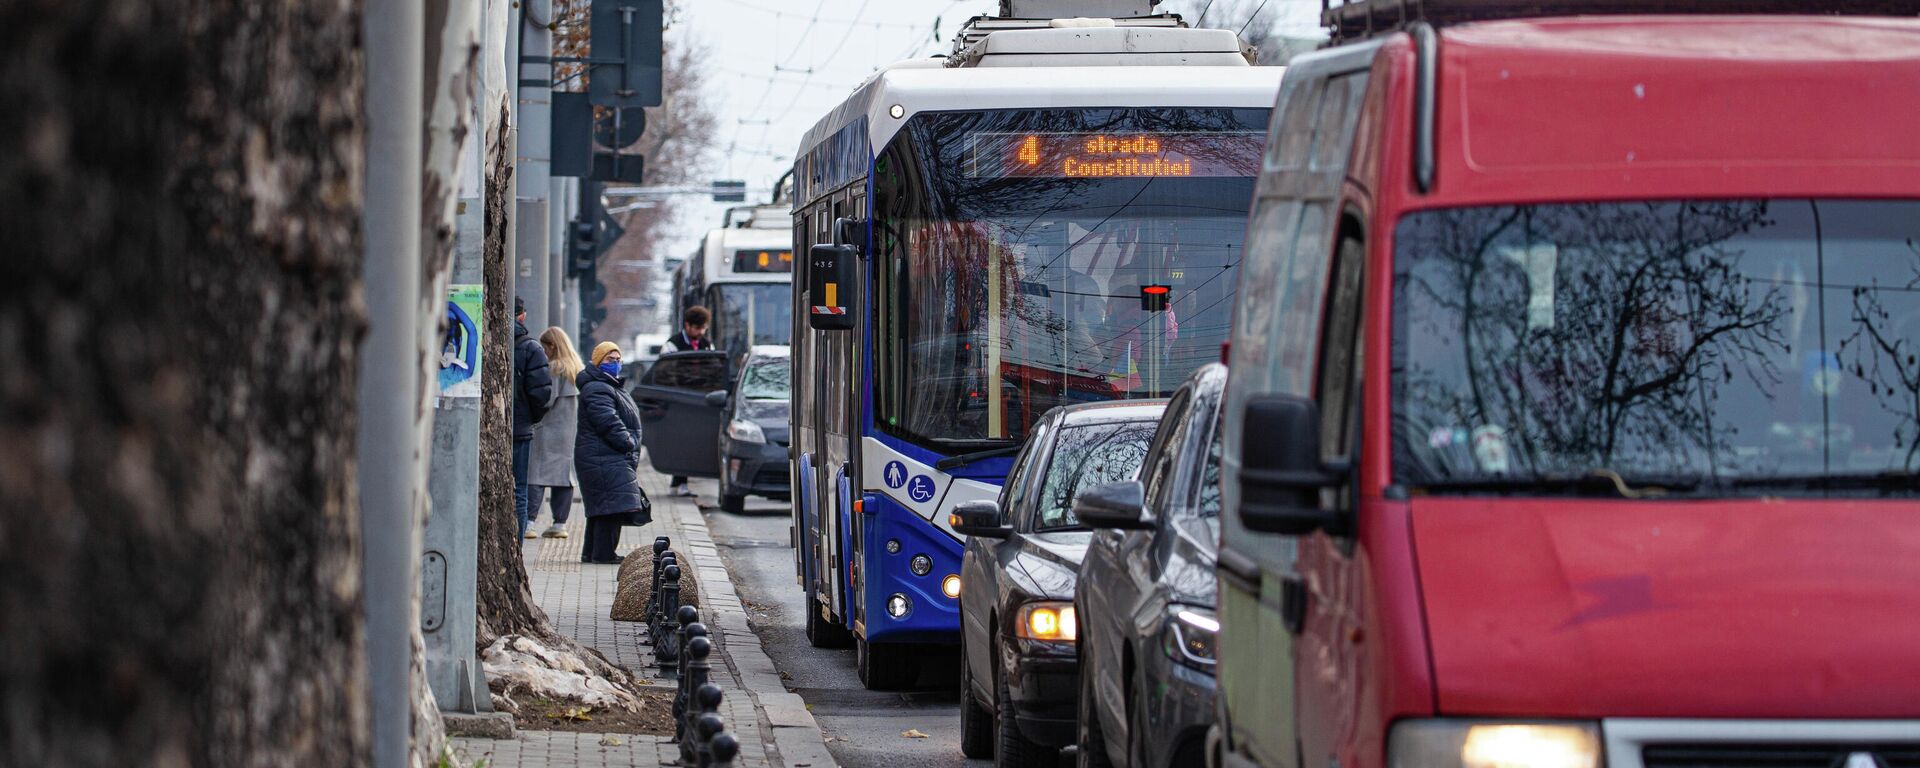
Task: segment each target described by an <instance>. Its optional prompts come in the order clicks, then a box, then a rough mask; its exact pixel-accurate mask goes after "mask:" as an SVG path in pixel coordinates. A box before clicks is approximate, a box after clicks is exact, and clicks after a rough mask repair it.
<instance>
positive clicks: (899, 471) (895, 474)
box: [881, 461, 907, 488]
mask: <svg viewBox="0 0 1920 768" xmlns="http://www.w3.org/2000/svg"><path fill="white" fill-rule="evenodd" d="M881 477H882V478H883V479H885V480H886V481H887V487H888V488H899V487H900V486H903V485H906V484H907V465H905V464H902V463H900V462H898V461H889V462H887V466H886V468H885V471H884V472H882V473H881Z"/></svg>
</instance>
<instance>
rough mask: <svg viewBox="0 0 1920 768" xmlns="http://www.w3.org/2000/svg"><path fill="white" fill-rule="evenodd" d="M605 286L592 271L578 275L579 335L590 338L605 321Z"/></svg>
mask: <svg viewBox="0 0 1920 768" xmlns="http://www.w3.org/2000/svg"><path fill="white" fill-rule="evenodd" d="M606 305H607V285H606V284H605V283H602V282H600V279H599V276H598V275H596V274H595V273H594V272H592V271H588V272H585V273H582V274H581V275H580V324H581V325H582V326H583V327H582V328H581V329H580V334H581V336H582V337H585V338H592V334H593V329H594V328H596V327H599V325H600V324H601V323H603V322H606V320H607V306H606Z"/></svg>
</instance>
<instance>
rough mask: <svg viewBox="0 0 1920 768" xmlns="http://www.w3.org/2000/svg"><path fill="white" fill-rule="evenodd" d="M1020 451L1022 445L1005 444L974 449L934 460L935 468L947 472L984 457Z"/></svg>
mask: <svg viewBox="0 0 1920 768" xmlns="http://www.w3.org/2000/svg"><path fill="white" fill-rule="evenodd" d="M1019 452H1020V446H1018V445H1003V446H1000V447H998V448H988V449H986V450H984V451H974V452H972V453H962V454H959V455H955V456H948V457H946V458H944V459H941V460H939V461H936V462H934V463H933V468H934V469H938V470H940V471H942V472H945V471H946V470H949V469H958V468H960V467H964V466H966V465H968V464H972V463H974V462H976V461H980V460H982V459H991V458H993V457H995V456H1012V455H1014V454H1016V453H1019Z"/></svg>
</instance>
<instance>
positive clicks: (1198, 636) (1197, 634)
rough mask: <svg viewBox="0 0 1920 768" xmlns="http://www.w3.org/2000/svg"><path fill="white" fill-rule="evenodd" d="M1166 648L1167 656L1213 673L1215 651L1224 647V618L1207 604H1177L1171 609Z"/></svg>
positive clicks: (1168, 618) (1168, 619)
mask: <svg viewBox="0 0 1920 768" xmlns="http://www.w3.org/2000/svg"><path fill="white" fill-rule="evenodd" d="M1165 637H1166V641H1165V650H1166V652H1167V658H1170V659H1173V660H1174V661H1177V662H1179V663H1181V664H1184V665H1186V666H1188V667H1192V668H1194V669H1197V670H1200V671H1201V672H1206V673H1208V674H1212V673H1213V665H1214V660H1215V658H1216V656H1215V653H1216V652H1217V649H1218V648H1219V647H1220V620H1219V619H1216V618H1214V616H1213V612H1212V611H1208V610H1206V609H1204V608H1191V607H1187V606H1178V605H1176V606H1174V607H1172V608H1171V609H1169V610H1168V611H1167V628H1166V634H1165Z"/></svg>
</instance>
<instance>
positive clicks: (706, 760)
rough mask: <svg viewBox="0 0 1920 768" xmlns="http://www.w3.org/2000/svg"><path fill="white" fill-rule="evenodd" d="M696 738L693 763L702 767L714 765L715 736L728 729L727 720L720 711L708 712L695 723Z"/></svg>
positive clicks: (706, 767)
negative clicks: (723, 718) (721, 715)
mask: <svg viewBox="0 0 1920 768" xmlns="http://www.w3.org/2000/svg"><path fill="white" fill-rule="evenodd" d="M693 729H694V734H695V735H696V739H695V740H694V745H693V764H694V765H697V766H699V767H700V768H708V766H711V765H713V737H715V736H719V735H720V734H721V733H724V732H725V731H726V730H727V721H725V720H722V719H721V718H720V715H719V713H716V712H708V713H706V714H704V715H701V716H700V719H699V720H696V721H694V723H693Z"/></svg>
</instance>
